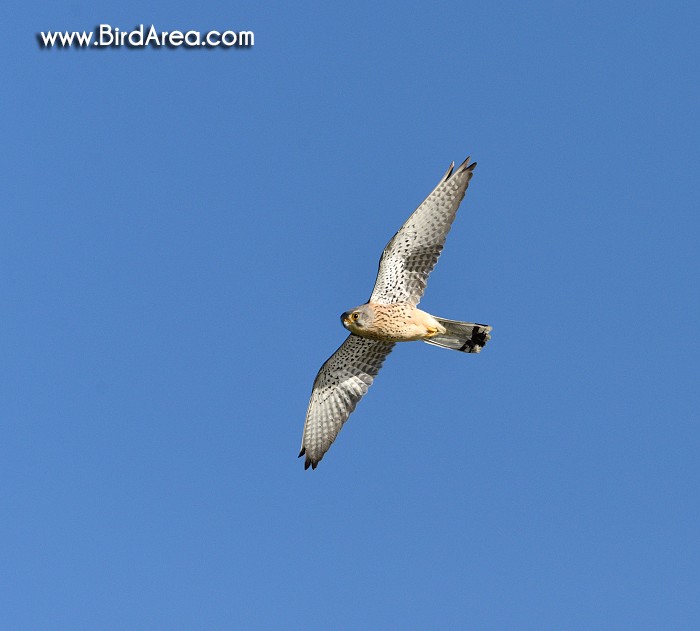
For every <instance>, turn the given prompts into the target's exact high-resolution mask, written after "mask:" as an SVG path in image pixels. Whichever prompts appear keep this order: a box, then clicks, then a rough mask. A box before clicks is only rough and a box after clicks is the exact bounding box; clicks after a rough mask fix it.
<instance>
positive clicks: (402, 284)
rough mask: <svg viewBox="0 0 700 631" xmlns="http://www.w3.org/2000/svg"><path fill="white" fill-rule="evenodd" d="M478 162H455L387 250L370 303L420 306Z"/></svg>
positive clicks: (385, 249)
mask: <svg viewBox="0 0 700 631" xmlns="http://www.w3.org/2000/svg"><path fill="white" fill-rule="evenodd" d="M475 166H476V162H472V163H471V164H469V158H467V159H466V160H465V161H464V162H463V163H462V164H461V165H460V166H459V167H457V170H456V171H455V172H454V173H453V172H452V169H453V168H454V162H453V163H452V164H451V165H450V168H449V169H448V170H447V173H445V175H444V176H443V178H442V180H440V183H439V184H438V185H437V186H436V187H435V190H434V191H433V192H432V193H430V195H428V197H427V198H426V199H425V201H424V202H423V203H422V204H421V205H420V206H418V208H416V210H415V211H414V212H413V214H412V215H411V216H410V217H409V218H408V219H407V220H406V223H404V225H403V226H401V229H400V230H399V231H398V232H397V233H396V234H395V235H394V238H393V239H392V240H391V241H389V243H388V244H387V246H386V247H385V248H384V252H383V253H382V258H381V260H380V261H379V273H378V274H377V280H376V282H375V284H374V290H373V291H372V296H371V297H370V302H379V303H384V304H393V303H397V302H407V303H409V304H412V305H414V306H415V305H417V304H418V303H419V302H420V299H421V296H422V295H423V292H424V291H425V285H426V283H427V282H428V276H429V275H430V272H432V270H433V267H435V263H437V260H438V257H439V256H440V252H442V248H443V246H444V245H445V239H446V237H447V233H448V232H449V231H450V227H451V226H452V222H453V221H454V218H455V215H456V214H457V208H459V204H460V202H461V201H462V199H464V194H465V193H466V191H467V187H468V186H469V180H471V178H472V172H473V170H474V167H475Z"/></svg>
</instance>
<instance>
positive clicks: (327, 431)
mask: <svg viewBox="0 0 700 631" xmlns="http://www.w3.org/2000/svg"><path fill="white" fill-rule="evenodd" d="M393 347H394V343H393V342H382V341H379V340H370V339H367V338H366V337H359V336H357V335H350V336H349V337H348V339H346V340H345V341H344V342H343V343H342V344H341V346H340V348H339V349H338V350H337V351H336V352H335V353H333V355H331V356H330V358H329V359H328V361H326V363H325V364H323V366H321V370H319V371H318V375H316V379H315V381H314V387H313V389H312V391H311V401H309V409H308V411H307V412H306V423H305V424H304V436H303V437H302V440H301V452H300V453H299V457H301V456H303V455H304V454H306V462H305V463H304V468H305V469H308V468H309V466H311V467H313V468H314V469H315V468H316V465H317V464H318V463H319V462H320V460H321V458H323V455H324V454H325V453H326V452H327V451H328V450H329V449H330V446H331V444H332V443H333V441H334V440H335V437H336V436H337V435H338V432H339V431H340V429H341V427H343V423H345V421H347V420H348V417H349V416H350V414H351V413H352V411H353V410H354V409H355V406H356V405H357V402H358V401H359V400H360V399H361V398H362V397H363V396H364V395H365V394H366V393H367V390H368V389H369V387H370V386H371V385H372V382H373V381H374V377H376V376H377V373H378V372H379V369H380V368H381V367H382V364H383V363H384V360H385V359H386V356H387V355H388V354H389V353H391V349H392V348H393Z"/></svg>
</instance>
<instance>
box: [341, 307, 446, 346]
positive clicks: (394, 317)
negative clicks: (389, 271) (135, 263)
mask: <svg viewBox="0 0 700 631" xmlns="http://www.w3.org/2000/svg"><path fill="white" fill-rule="evenodd" d="M359 309H364V310H365V311H366V312H367V318H366V320H367V324H366V325H363V324H362V321H363V320H362V319H359V320H357V321H355V320H353V319H352V314H353V313H358V310H359ZM341 320H342V322H343V326H344V327H345V328H346V329H347V330H348V331H350V333H353V334H354V335H359V336H360V337H366V338H369V339H371V340H384V341H385V342H415V341H417V340H424V339H426V338H430V337H433V336H434V335H435V334H436V333H444V332H445V328H444V327H443V326H442V325H441V324H440V323H439V322H438V321H437V320H436V319H435V318H434V317H433V316H431V315H430V314H429V313H426V312H425V311H421V310H420V309H418V308H416V307H414V306H413V305H410V304H408V303H405V302H400V303H397V304H393V305H383V304H379V303H375V302H368V303H367V304H364V305H362V306H361V307H356V308H355V309H353V310H352V311H351V312H349V313H348V312H346V313H344V314H343V315H342V316H341Z"/></svg>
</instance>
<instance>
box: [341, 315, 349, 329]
mask: <svg viewBox="0 0 700 631" xmlns="http://www.w3.org/2000/svg"><path fill="white" fill-rule="evenodd" d="M340 321H341V322H342V323H343V326H344V327H345V328H347V326H348V324H350V312H349V311H346V312H345V313H344V314H343V315H341V316H340Z"/></svg>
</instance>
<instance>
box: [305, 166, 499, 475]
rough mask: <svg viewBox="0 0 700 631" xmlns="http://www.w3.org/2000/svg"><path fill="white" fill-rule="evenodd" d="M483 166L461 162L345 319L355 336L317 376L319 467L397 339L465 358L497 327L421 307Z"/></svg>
mask: <svg viewBox="0 0 700 631" xmlns="http://www.w3.org/2000/svg"><path fill="white" fill-rule="evenodd" d="M475 166H476V162H472V163H471V164H470V163H469V158H467V159H466V160H465V161H464V162H463V163H462V164H461V165H460V166H459V167H457V169H456V170H455V171H454V172H453V170H454V162H453V163H452V164H451V165H450V168H449V169H448V170H447V173H445V175H444V176H443V177H442V179H441V180H440V182H439V183H438V185H437V186H436V187H435V189H434V190H433V192H432V193H430V195H428V197H427V198H426V199H425V201H424V202H423V203H422V204H421V205H420V206H418V208H417V209H416V210H415V211H414V212H413V214H412V215H411V216H410V217H409V218H408V219H407V220H406V223H404V225H403V226H401V229H400V230H399V231H398V232H397V233H396V234H395V235H394V237H393V239H391V241H389V243H388V244H387V246H386V247H385V248H384V252H383V253H382V257H381V259H380V261H379V272H378V274H377V280H376V281H375V284H374V289H373V290H372V295H371V296H370V298H369V301H368V302H367V303H365V304H363V305H360V306H359V307H355V308H354V309H350V310H349V311H346V312H345V313H343V314H342V315H341V316H340V320H341V322H342V323H343V326H344V327H345V328H346V329H347V330H348V331H350V335H349V336H348V338H347V339H346V340H345V341H344V342H343V343H342V345H341V346H340V348H339V349H338V350H337V351H336V352H335V353H333V355H331V356H330V358H329V359H328V361H326V363H325V364H323V366H321V370H319V371H318V374H317V375H316V379H315V380H314V385H313V389H312V391H311V401H309V408H308V410H307V412H306V423H305V424H304V434H303V437H302V441H301V452H300V453H299V457H300V458H301V456H304V455H305V456H306V460H305V462H304V468H305V469H308V468H309V467H312V468H313V469H315V468H316V466H317V465H318V463H319V462H320V461H321V458H323V456H324V454H325V453H326V452H327V451H328V450H329V449H330V446H331V444H332V443H333V441H334V440H335V438H336V436H337V435H338V432H339V431H340V429H341V428H342V427H343V424H344V423H345V421H347V420H348V417H349V416H350V414H351V413H352V411H353V410H354V409H355V406H356V405H357V403H358V401H359V400H360V399H361V398H362V397H363V396H364V395H365V394H366V393H367V390H368V389H369V387H370V386H371V385H372V382H373V381H374V378H375V377H376V376H377V373H378V372H379V369H380V368H381V366H382V364H383V363H384V360H385V359H386V357H387V355H388V354H389V353H390V352H391V351H392V349H393V348H394V344H395V343H396V342H412V341H415V340H422V341H423V342H427V343H428V344H434V345H435V346H441V347H443V348H449V349H452V350H456V351H461V352H463V353H478V352H479V351H481V349H482V348H483V346H484V345H485V344H486V342H488V340H489V339H491V336H490V335H489V333H490V331H491V327H490V326H487V325H485V324H476V323H474V322H458V321H456V320H446V319H444V318H438V317H436V316H432V315H430V314H429V313H426V312H425V311H421V310H420V309H418V308H417V305H418V303H419V302H420V299H421V296H422V295H423V292H424V291H425V286H426V283H427V281H428V276H429V275H430V272H431V271H432V270H433V267H435V263H437V260H438V257H439V256H440V252H442V248H443V246H444V245H445V239H446V237H447V233H448V232H449V231H450V227H451V226H452V222H453V221H454V218H455V215H456V214H457V209H458V208H459V204H460V202H461V201H462V199H464V195H465V193H466V191H467V187H468V186H469V181H470V180H471V179H472V174H473V172H474V167H475Z"/></svg>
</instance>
